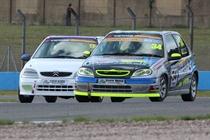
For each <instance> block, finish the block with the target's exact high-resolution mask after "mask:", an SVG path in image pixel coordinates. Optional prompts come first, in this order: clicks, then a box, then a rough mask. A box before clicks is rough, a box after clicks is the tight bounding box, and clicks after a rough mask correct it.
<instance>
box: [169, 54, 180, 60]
mask: <svg viewBox="0 0 210 140" xmlns="http://www.w3.org/2000/svg"><path fill="white" fill-rule="evenodd" d="M168 59H169V60H178V59H181V54H179V53H172V54H171V56H170V57H169V58H168Z"/></svg>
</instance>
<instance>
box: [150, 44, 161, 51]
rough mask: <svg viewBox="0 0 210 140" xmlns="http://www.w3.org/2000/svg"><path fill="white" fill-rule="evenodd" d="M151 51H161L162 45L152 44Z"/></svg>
mask: <svg viewBox="0 0 210 140" xmlns="http://www.w3.org/2000/svg"><path fill="white" fill-rule="evenodd" d="M152 49H158V50H162V45H161V44H152Z"/></svg>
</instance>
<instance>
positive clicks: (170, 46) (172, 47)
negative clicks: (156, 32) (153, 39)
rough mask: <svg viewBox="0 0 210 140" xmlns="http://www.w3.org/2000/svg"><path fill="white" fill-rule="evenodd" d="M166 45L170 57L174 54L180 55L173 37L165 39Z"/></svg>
mask: <svg viewBox="0 0 210 140" xmlns="http://www.w3.org/2000/svg"><path fill="white" fill-rule="evenodd" d="M165 45H166V47H165V48H166V50H167V53H168V56H169V57H170V56H171V54H172V53H180V52H179V49H178V47H177V44H176V42H175V40H174V38H173V37H172V36H171V35H167V36H166V37H165Z"/></svg>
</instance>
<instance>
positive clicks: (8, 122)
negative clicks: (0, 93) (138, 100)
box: [0, 114, 210, 125]
mask: <svg viewBox="0 0 210 140" xmlns="http://www.w3.org/2000/svg"><path fill="white" fill-rule="evenodd" d="M180 120H181V121H189V120H210V114H206V115H204V116H179V117H163V116H154V117H133V118H130V119H128V118H123V119H118V118H103V119H101V118H98V119H95V120H94V119H90V118H87V117H77V118H75V119H74V120H73V121H71V120H69V119H63V120H62V123H71V122H76V123H79V122H98V123H101V122H105V123H114V122H148V123H149V122H151V121H180ZM13 124H16V123H15V121H12V120H5V119H0V125H13ZM18 124H19V123H18ZM22 124H33V122H30V121H23V122H22ZM42 124H43V122H42Z"/></svg>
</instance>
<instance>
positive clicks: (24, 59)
mask: <svg viewBox="0 0 210 140" xmlns="http://www.w3.org/2000/svg"><path fill="white" fill-rule="evenodd" d="M30 58H31V56H30V55H29V54H23V55H22V56H21V59H22V60H23V61H29V60H30Z"/></svg>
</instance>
